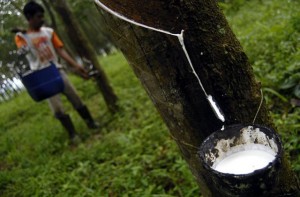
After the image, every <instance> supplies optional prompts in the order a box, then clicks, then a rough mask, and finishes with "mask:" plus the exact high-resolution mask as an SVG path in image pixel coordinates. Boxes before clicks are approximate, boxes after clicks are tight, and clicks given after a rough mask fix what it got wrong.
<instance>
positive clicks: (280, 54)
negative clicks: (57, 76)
mask: <svg viewBox="0 0 300 197" xmlns="http://www.w3.org/2000/svg"><path fill="white" fill-rule="evenodd" d="M74 4H75V1H74ZM76 5H80V6H82V4H76ZM76 5H73V6H76ZM220 7H221V8H222V9H223V11H224V13H225V15H226V17H227V19H228V21H229V23H230V25H231V27H232V29H233V31H234V32H235V33H236V35H237V37H238V38H239V40H240V42H241V44H242V46H243V47H244V50H245V51H246V54H247V55H248V57H249V59H250V61H251V63H252V65H253V68H254V71H255V74H256V76H257V80H258V81H261V83H262V86H263V91H264V96H265V99H266V101H267V104H268V106H269V109H270V113H271V114H272V116H273V118H274V123H275V125H276V126H277V128H278V131H279V133H280V135H281V137H282V140H283V143H284V148H285V150H286V153H287V155H288V157H289V160H290V161H291V165H292V167H293V169H294V170H295V172H296V173H297V175H298V177H299V175H300V156H299V155H300V154H299V150H300V137H299V136H300V135H299V134H300V132H299V129H300V123H299V119H300V116H299V114H300V110H299V107H297V106H296V105H295V102H292V103H291V102H290V101H291V99H298V98H299V94H300V93H299V89H300V88H299V78H300V77H299V74H298V71H299V69H300V63H299V62H300V61H299V59H300V54H299V43H300V42H299V39H300V36H299V35H300V14H299V10H298V8H299V7H300V6H299V1H296V0H287V1H280V0H264V1H260V0H225V1H221V2H220ZM7 36H8V35H7ZM1 50H2V51H3V48H2V49H1ZM100 62H101V64H102V65H103V68H104V70H105V72H106V73H107V75H108V77H109V79H110V82H111V84H112V86H113V88H114V90H115V92H116V94H117V95H118V97H119V98H120V102H119V105H120V106H121V110H120V112H119V113H117V114H114V115H113V114H110V113H109V112H108V111H107V108H106V106H105V103H104V101H103V98H102V96H101V94H100V93H99V91H98V89H97V87H96V86H95V83H94V82H93V81H92V80H89V81H84V80H82V79H80V78H78V77H77V76H73V75H72V74H70V78H71V80H72V81H73V82H74V84H75V86H76V87H77V89H78V92H79V94H80V96H81V97H82V98H83V100H84V101H85V103H86V104H87V106H89V108H90V109H91V112H92V114H93V116H94V117H95V118H96V119H97V120H98V121H99V123H100V124H101V129H100V130H98V131H93V130H90V129H88V128H87V127H86V126H85V124H84V123H83V121H82V120H81V119H80V117H79V116H78V114H77V113H76V112H75V111H74V110H73V109H72V107H71V105H70V104H69V103H68V102H67V101H66V100H65V99H63V101H64V103H65V107H66V110H67V111H68V112H69V114H70V115H71V117H72V119H73V120H74V123H75V127H76V129H77V131H78V133H79V135H80V136H81V138H82V143H80V144H79V145H77V146H70V145H69V144H68V141H67V134H66V132H65V131H64V130H63V128H62V127H61V126H60V125H59V123H58V122H57V121H56V120H55V119H54V118H53V117H52V114H51V112H50V110H49V109H48V105H47V103H46V102H42V103H38V104H37V103H34V102H33V101H32V100H31V99H30V98H29V96H28V95H27V93H25V92H23V93H21V94H20V95H18V96H16V97H15V98H14V99H12V100H10V101H7V102H4V103H0V196H7V197H8V196H72V197H73V196H80V197H85V196H87V197H88V196H91V197H92V196H93V197H94V196H109V197H115V196H154V197H169V196H184V197H188V196H199V195H200V191H199V189H198V186H197V184H196V182H195V180H194V177H193V176H192V175H191V173H190V171H189V169H188V166H187V164H186V163H185V161H184V160H183V159H182V157H181V156H180V153H179V150H178V148H177V146H176V144H175V142H174V141H173V140H172V139H171V137H170V136H169V133H168V130H167V128H166V126H165V125H164V123H163V122H162V120H161V118H160V117H159V115H158V113H157V111H156V110H155V108H154V106H153V104H152V103H151V101H150V100H149V98H148V97H147V95H146V93H145V91H144V90H143V88H142V87H141V85H140V83H139V82H138V80H137V79H136V77H135V76H134V74H133V72H132V70H131V69H130V67H129V66H128V64H127V62H126V60H125V59H124V57H123V56H122V54H120V53H119V52H114V53H111V54H110V55H109V56H106V57H104V56H102V57H100Z"/></svg>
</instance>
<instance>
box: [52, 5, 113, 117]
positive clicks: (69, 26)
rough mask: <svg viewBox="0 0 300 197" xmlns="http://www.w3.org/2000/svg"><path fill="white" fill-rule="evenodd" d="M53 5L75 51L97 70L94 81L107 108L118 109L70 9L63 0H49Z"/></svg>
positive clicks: (102, 72)
mask: <svg viewBox="0 0 300 197" xmlns="http://www.w3.org/2000/svg"><path fill="white" fill-rule="evenodd" d="M51 3H52V5H53V7H54V8H55V10H56V11H57V13H59V15H60V16H61V19H62V21H63V22H64V24H65V27H66V31H67V32H68V36H69V37H70V40H71V41H72V42H73V45H74V47H75V49H76V51H77V53H78V54H79V55H80V56H81V57H85V58H86V59H88V60H89V61H91V62H92V64H93V65H94V66H95V68H96V69H97V71H98V74H97V76H96V77H95V79H96V83H97V85H98V87H99V89H100V91H101V92H102V95H103V97H104V100H105V102H106V104H107V106H108V109H109V110H110V111H112V112H116V111H117V109H118V106H117V100H118V98H117V96H116V94H115V93H114V91H113V89H112V87H111V86H110V84H109V82H108V79H107V77H106V74H105V73H104V71H103V69H102V68H101V66H100V63H99V61H98V59H97V54H96V52H95V51H94V50H93V48H92V46H91V44H90V43H89V41H88V39H87V38H86V36H85V34H84V33H83V31H82V30H81V28H80V25H79V24H78V22H77V20H76V19H75V18H74V16H73V15H72V13H71V11H70V9H69V8H68V5H67V3H66V1H65V0H61V1H57V0H54V1H51Z"/></svg>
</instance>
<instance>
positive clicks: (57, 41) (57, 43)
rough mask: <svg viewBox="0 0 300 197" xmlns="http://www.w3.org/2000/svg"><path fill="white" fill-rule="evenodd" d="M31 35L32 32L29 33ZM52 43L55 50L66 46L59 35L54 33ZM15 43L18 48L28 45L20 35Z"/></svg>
mask: <svg viewBox="0 0 300 197" xmlns="http://www.w3.org/2000/svg"><path fill="white" fill-rule="evenodd" d="M29 34H30V32H29ZM51 42H52V44H53V46H54V48H56V49H57V48H61V47H63V46H64V44H63V42H62V41H61V40H60V38H59V37H58V35H57V34H56V33H55V32H53V33H52V39H51ZM15 43H16V45H17V47H18V48H21V47H22V46H25V45H27V43H26V41H25V40H24V39H23V38H22V37H20V36H18V35H17V36H16V37H15Z"/></svg>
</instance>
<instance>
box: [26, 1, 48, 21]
mask: <svg viewBox="0 0 300 197" xmlns="http://www.w3.org/2000/svg"><path fill="white" fill-rule="evenodd" d="M39 12H41V13H44V8H43V7H42V6H41V5H40V4H38V3H36V2H35V1H30V2H28V3H26V5H25V6H24V8H23V14H24V16H25V17H26V19H27V20H29V19H30V18H32V17H33V16H34V15H35V14H36V13H39Z"/></svg>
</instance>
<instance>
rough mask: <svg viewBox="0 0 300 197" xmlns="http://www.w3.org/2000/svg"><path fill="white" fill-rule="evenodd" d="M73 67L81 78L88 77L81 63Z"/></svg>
mask: <svg viewBox="0 0 300 197" xmlns="http://www.w3.org/2000/svg"><path fill="white" fill-rule="evenodd" d="M74 69H75V72H76V73H77V74H79V75H80V76H81V77H82V78H84V79H89V74H88V72H87V71H86V70H85V69H84V68H83V67H82V66H81V65H77V66H76V67H75V68H74Z"/></svg>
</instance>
